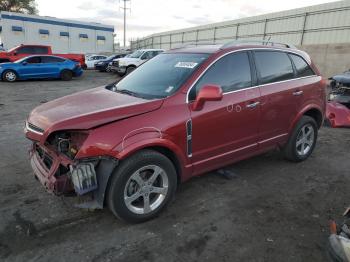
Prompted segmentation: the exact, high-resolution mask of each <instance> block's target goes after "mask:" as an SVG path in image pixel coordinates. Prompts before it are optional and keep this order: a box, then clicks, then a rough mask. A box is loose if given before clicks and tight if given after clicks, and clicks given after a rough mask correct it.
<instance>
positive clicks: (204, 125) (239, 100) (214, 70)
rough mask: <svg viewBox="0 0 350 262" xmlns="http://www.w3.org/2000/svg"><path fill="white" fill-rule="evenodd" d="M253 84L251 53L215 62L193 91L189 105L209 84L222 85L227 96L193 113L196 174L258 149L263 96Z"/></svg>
mask: <svg viewBox="0 0 350 262" xmlns="http://www.w3.org/2000/svg"><path fill="white" fill-rule="evenodd" d="M254 82H255V81H254V74H253V73H252V72H251V64H250V59H249V55H248V52H244V51H241V52H235V53H232V54H228V55H225V56H224V57H222V58H221V59H219V60H218V61H217V62H215V63H214V64H213V65H212V66H211V67H210V68H209V69H208V70H207V71H206V72H205V73H204V75H203V76H202V77H201V78H200V79H199V81H198V82H197V83H196V84H195V86H194V87H193V88H192V89H191V91H190V93H189V100H190V101H194V99H195V97H196V94H197V93H198V92H199V90H200V89H201V88H202V87H203V86H204V85H206V84H215V85H219V86H221V88H222V90H223V93H224V95H223V99H222V100H221V101H215V102H206V103H205V105H204V107H203V109H202V110H200V111H191V119H192V120H191V121H192V130H191V131H192V134H191V135H192V136H191V142H192V152H191V155H192V163H193V165H194V171H195V173H196V174H197V173H202V172H206V171H209V170H213V169H215V168H218V167H221V166H223V165H225V164H228V163H230V162H233V161H235V160H238V159H239V158H242V157H244V156H247V155H250V154H252V152H254V151H255V150H256V149H257V139H258V128H259V120H260V106H259V100H260V93H259V87H254V85H255V83H254ZM190 108H191V107H190Z"/></svg>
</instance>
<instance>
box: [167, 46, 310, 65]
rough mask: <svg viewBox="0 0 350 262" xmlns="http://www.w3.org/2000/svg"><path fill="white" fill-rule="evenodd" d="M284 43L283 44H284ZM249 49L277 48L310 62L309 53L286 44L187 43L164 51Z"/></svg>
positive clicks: (203, 51)
mask: <svg viewBox="0 0 350 262" xmlns="http://www.w3.org/2000/svg"><path fill="white" fill-rule="evenodd" d="M284 45H285V46H284ZM249 49H271V50H279V51H284V52H290V53H296V54H298V55H300V56H302V57H303V58H304V59H306V60H307V61H308V62H311V59H310V57H309V55H308V54H307V53H306V52H304V51H301V50H299V49H297V48H295V47H294V46H291V45H287V44H278V43H276V44H273V43H271V44H269V45H266V44H255V43H241V44H239V42H237V44H232V45H230V44H215V45H214V44H206V45H198V46H195V45H187V46H180V47H178V48H173V49H170V50H167V51H166V52H165V53H193V54H195V53H197V54H215V53H219V52H225V51H226V52H228V51H235V50H237V51H238V50H249Z"/></svg>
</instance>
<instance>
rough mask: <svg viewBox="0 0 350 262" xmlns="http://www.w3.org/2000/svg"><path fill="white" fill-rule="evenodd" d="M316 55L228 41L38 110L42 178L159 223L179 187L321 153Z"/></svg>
mask: <svg viewBox="0 0 350 262" xmlns="http://www.w3.org/2000/svg"><path fill="white" fill-rule="evenodd" d="M325 87H326V85H325V81H324V80H323V79H322V77H321V76H320V73H319V71H318V70H317V68H316V67H315V65H314V64H313V63H312V62H311V60H310V57H309V56H308V55H307V54H306V53H304V52H302V51H299V50H297V49H294V48H291V47H288V46H286V47H284V46H283V47H282V45H277V44H271V43H265V44H242V43H239V42H238V43H237V42H235V43H230V44H226V45H223V46H217V45H213V46H198V47H184V48H178V49H173V50H170V51H167V52H164V53H162V54H160V55H158V56H156V57H155V58H153V59H151V60H150V61H148V62H147V63H145V64H143V65H142V66H140V67H139V68H138V69H136V70H135V71H134V72H132V73H131V74H130V75H128V76H126V77H125V78H123V79H122V80H121V81H119V82H118V83H116V84H112V85H108V86H103V87H98V88H95V89H91V90H87V91H83V92H79V93H76V94H73V95H70V96H66V97H63V98H60V99H57V100H54V101H52V102H49V103H46V104H43V105H40V106H39V107H37V108H36V109H34V110H33V111H32V112H31V114H30V115H29V117H28V119H27V122H26V128H25V132H26V136H27V138H29V139H31V140H32V141H33V147H32V150H31V153H30V159H31V164H32V167H33V169H34V172H35V176H36V177H37V178H38V179H39V180H40V182H41V183H42V184H43V185H44V186H45V187H46V188H47V190H48V191H50V192H53V193H55V194H58V195H60V194H69V193H72V192H73V193H75V194H76V195H86V201H85V202H83V203H82V204H80V205H79V206H80V207H87V208H103V207H104V206H105V205H107V206H108V207H109V208H110V210H111V211H112V212H113V213H114V214H115V215H116V216H118V217H119V218H121V219H124V220H126V221H130V222H141V221H145V220H147V219H150V218H153V217H154V216H155V215H156V214H158V213H159V212H160V211H161V210H162V209H163V208H164V207H165V206H166V205H167V204H168V203H169V201H170V200H171V199H172V198H173V196H174V194H175V191H176V187H177V185H178V184H179V182H183V181H185V180H187V179H189V178H191V177H193V176H197V175H200V174H203V173H205V172H208V171H211V170H215V169H218V168H220V167H223V166H225V165H228V164H231V163H234V162H237V161H239V160H242V159H245V158H249V157H251V156H254V155H258V154H261V153H263V152H265V151H268V150H272V149H276V148H280V149H281V150H282V151H283V153H284V155H285V157H286V159H288V160H292V161H296V162H297V161H303V160H305V159H307V158H308V157H309V156H310V154H311V153H312V151H313V149H314V147H315V144H316V139H317V132H318V129H319V128H320V127H321V125H322V122H323V118H324V112H325V104H326V94H325Z"/></svg>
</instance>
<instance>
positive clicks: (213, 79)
mask: <svg viewBox="0 0 350 262" xmlns="http://www.w3.org/2000/svg"><path fill="white" fill-rule="evenodd" d="M206 84H214V85H218V86H220V87H221V88H222V91H223V92H224V93H226V92H231V91H235V90H240V89H243V88H246V87H250V86H252V78H251V74H250V64H249V58H248V54H247V52H240V53H233V54H229V55H226V56H224V57H223V58H221V59H220V60H219V61H217V62H216V63H215V64H214V65H212V66H211V67H210V68H209V69H208V71H206V72H205V74H204V75H203V76H202V77H201V79H200V80H199V81H198V82H197V84H196V85H195V88H193V89H192V91H191V94H190V100H194V99H195V97H196V94H197V93H198V91H199V90H200V88H202V87H203V86H204V85H206Z"/></svg>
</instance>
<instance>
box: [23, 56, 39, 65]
mask: <svg viewBox="0 0 350 262" xmlns="http://www.w3.org/2000/svg"><path fill="white" fill-rule="evenodd" d="M25 61H26V62H27V63H28V64H40V63H41V58H40V57H39V56H32V57H29V58H28V59H27V60H25Z"/></svg>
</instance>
